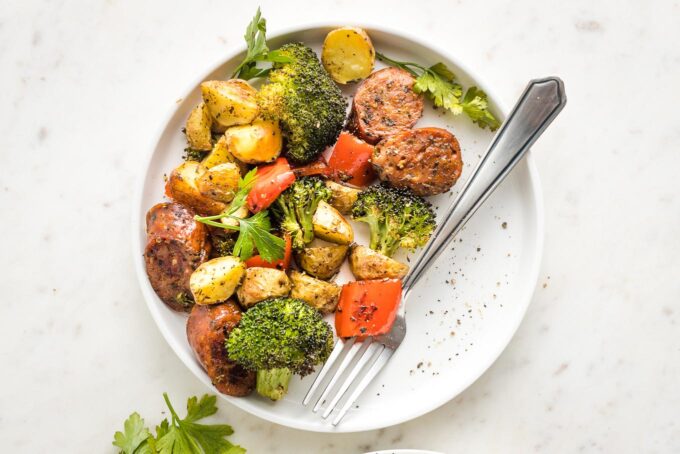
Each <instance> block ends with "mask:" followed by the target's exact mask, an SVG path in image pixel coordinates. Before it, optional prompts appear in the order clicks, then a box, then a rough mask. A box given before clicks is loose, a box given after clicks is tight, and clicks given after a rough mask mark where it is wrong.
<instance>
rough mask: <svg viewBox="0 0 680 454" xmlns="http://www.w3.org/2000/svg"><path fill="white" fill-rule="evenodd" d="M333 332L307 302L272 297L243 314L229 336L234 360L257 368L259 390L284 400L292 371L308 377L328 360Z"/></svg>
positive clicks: (331, 347) (229, 351) (228, 349)
mask: <svg viewBox="0 0 680 454" xmlns="http://www.w3.org/2000/svg"><path fill="white" fill-rule="evenodd" d="M332 349H333V332H332V331H331V327H330V325H329V324H328V323H326V322H325V321H324V319H323V318H322V317H321V314H320V313H319V312H317V311H316V310H315V309H314V308H312V307H311V306H309V305H308V304H307V303H305V302H304V301H302V300H299V299H295V298H287V297H284V298H272V299H269V300H266V301H263V302H261V303H258V304H256V305H255V306H253V307H252V308H250V309H249V310H248V311H247V312H245V313H244V314H243V318H241V322H240V323H239V325H238V326H237V327H236V328H234V330H233V331H232V332H231V334H230V335H229V338H228V340H227V352H228V354H229V358H230V359H232V360H233V361H236V362H238V363H239V364H241V365H243V366H244V367H245V368H247V369H250V370H256V371H257V385H256V389H257V392H258V393H259V394H261V395H262V396H265V397H269V398H270V399H272V400H279V399H280V398H281V397H283V396H284V395H285V394H286V392H287V391H288V383H289V381H290V378H291V376H292V375H293V374H299V375H306V374H309V373H310V372H312V371H313V370H314V366H316V365H317V364H321V363H323V362H324V361H326V359H327V358H328V355H330V352H331V350H332Z"/></svg>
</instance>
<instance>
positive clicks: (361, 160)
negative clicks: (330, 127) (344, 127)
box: [328, 132, 376, 186]
mask: <svg viewBox="0 0 680 454" xmlns="http://www.w3.org/2000/svg"><path fill="white" fill-rule="evenodd" d="M373 149H374V147H373V145H371V144H369V143H366V142H364V141H363V140H361V139H358V138H356V137H354V136H353V135H352V134H350V133H348V132H341V133H340V137H338V141H337V142H336V143H335V147H334V148H333V153H332V154H331V157H330V159H329V160H328V166H329V167H330V168H331V171H332V174H333V175H334V177H335V178H336V179H339V180H340V181H343V182H345V183H349V184H353V185H355V186H368V184H370V183H371V182H372V181H373V180H375V177H376V175H375V170H373V165H372V164H371V157H372V156H373Z"/></svg>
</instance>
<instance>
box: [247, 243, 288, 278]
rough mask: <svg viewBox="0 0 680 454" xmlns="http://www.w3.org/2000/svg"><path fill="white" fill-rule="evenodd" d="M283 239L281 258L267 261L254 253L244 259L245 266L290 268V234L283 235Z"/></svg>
mask: <svg viewBox="0 0 680 454" xmlns="http://www.w3.org/2000/svg"><path fill="white" fill-rule="evenodd" d="M284 240H285V241H286V249H285V251H284V253H283V258H282V259H279V260H276V261H274V262H267V261H266V260H265V259H263V258H262V257H261V256H259V255H254V256H252V257H250V258H249V259H248V260H246V267H248V268H255V267H261V268H276V269H277V270H287V269H288V268H290V257H291V255H292V254H293V241H292V240H291V239H290V235H285V236H284Z"/></svg>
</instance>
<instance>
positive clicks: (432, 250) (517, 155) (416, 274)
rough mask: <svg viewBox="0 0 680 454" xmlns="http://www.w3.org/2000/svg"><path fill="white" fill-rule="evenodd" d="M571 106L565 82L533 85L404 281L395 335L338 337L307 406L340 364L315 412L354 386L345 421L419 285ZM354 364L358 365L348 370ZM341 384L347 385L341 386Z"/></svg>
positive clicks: (400, 328)
mask: <svg viewBox="0 0 680 454" xmlns="http://www.w3.org/2000/svg"><path fill="white" fill-rule="evenodd" d="M566 102H567V98H566V94H565V91H564V83H563V82H562V80H561V79H559V78H557V77H547V78H544V79H535V80H532V81H530V82H529V84H528V85H527V87H526V89H525V90H524V92H523V93H522V95H521V96H520V98H519V100H518V101H517V103H516V104H515V106H514V107H513V109H512V111H511V112H510V115H508V118H507V119H506V120H505V123H504V124H503V125H502V126H501V128H500V129H499V131H498V133H496V135H495V136H494V138H493V140H492V141H491V145H489V148H488V150H487V151H486V153H485V154H484V156H483V157H482V159H481V160H480V162H479V164H478V165H477V167H476V168H475V170H474V172H473V173H472V176H471V177H470V178H469V179H468V180H467V181H466V183H465V185H464V186H463V188H462V190H461V192H460V194H459V195H458V197H457V198H456V199H455V201H454V202H453V203H452V204H451V206H450V207H449V208H448V209H447V211H446V213H445V214H444V216H443V219H442V222H441V223H440V224H439V226H438V227H437V229H436V230H435V231H434V233H433V234H432V238H431V239H430V241H429V242H428V243H427V245H425V247H424V249H423V251H422V253H421V254H420V255H419V256H418V258H417V259H416V261H415V262H414V264H413V265H412V267H411V270H410V271H409V273H408V274H407V275H406V277H405V278H404V279H403V281H402V303H401V305H400V307H399V310H398V313H397V317H396V320H395V322H394V324H393V325H392V328H391V329H390V331H389V332H388V333H386V334H383V335H381V336H376V337H369V338H367V339H364V340H363V341H358V340H357V338H355V337H352V338H348V339H344V340H343V339H338V340H337V341H336V343H335V346H334V348H333V351H332V352H331V354H330V356H329V358H328V360H327V361H326V363H325V364H324V366H323V368H322V369H321V371H320V372H319V374H318V375H317V377H316V379H315V380H314V383H313V384H312V386H311V387H310V389H309V391H308V392H307V395H306V396H305V398H304V399H303V401H302V404H303V405H305V406H306V405H308V404H309V403H310V402H311V400H312V398H313V397H314V394H315V393H316V391H317V389H319V388H320V386H321V384H322V382H323V381H324V378H325V377H326V376H327V375H328V374H329V372H330V371H331V369H332V368H333V366H334V364H335V363H337V362H338V361H339V362H340V364H339V366H338V367H337V369H336V370H335V373H334V375H333V376H331V378H330V380H329V381H328V383H327V384H326V386H325V388H323V391H322V393H321V396H320V397H319V398H318V399H317V401H316V404H315V405H314V408H313V411H314V412H315V413H316V412H318V411H319V410H320V409H321V408H322V407H323V405H324V403H326V402H328V401H330V402H329V404H328V405H327V406H326V407H325V409H324V411H323V413H322V417H323V418H324V419H327V418H328V417H329V416H330V415H331V413H332V412H333V411H334V410H336V406H337V405H338V403H339V402H340V400H341V399H342V398H343V396H344V395H345V394H346V393H347V391H348V390H349V389H350V388H351V387H352V385H355V386H354V389H353V390H352V392H351V393H350V395H349V397H348V398H347V399H345V401H344V403H343V405H342V406H341V407H340V408H339V409H337V410H338V411H337V414H336V415H335V417H334V418H333V420H332V424H333V425H334V426H337V425H338V424H339V423H340V421H341V420H342V419H343V418H344V416H345V415H346V414H347V411H348V410H349V409H350V408H351V406H352V405H353V404H354V402H355V401H356V400H357V398H358V397H359V396H360V395H361V393H362V392H363V391H364V389H366V387H367V386H368V385H369V384H370V383H371V382H372V381H373V379H374V378H375V377H376V375H378V373H379V372H380V371H381V370H382V368H383V367H385V365H386V364H387V363H388V362H389V360H390V358H391V357H392V355H393V354H394V353H395V352H396V351H397V349H398V348H399V345H401V343H402V342H403V340H404V338H405V337H406V318H405V306H406V304H405V303H406V300H407V299H408V296H409V294H410V293H411V291H412V289H413V287H414V285H415V284H416V283H417V282H418V281H419V280H420V278H421V277H422V276H423V275H424V274H425V273H426V272H427V270H428V269H429V268H430V267H431V266H432V264H433V263H434V262H435V261H436V259H437V257H439V255H441V253H442V252H443V251H444V249H445V248H446V246H447V245H448V244H449V242H450V241H451V240H452V239H453V237H454V236H455V235H456V234H457V233H458V232H459V231H460V229H461V228H462V227H463V226H464V225H465V223H466V222H467V221H468V219H470V217H472V215H473V214H474V213H475V212H476V211H477V209H478V208H479V207H480V206H481V205H482V203H484V201H485V200H486V199H487V198H488V197H489V195H490V194H491V193H492V192H493V191H494V190H495V189H496V188H497V187H498V185H499V184H500V183H501V181H503V179H504V178H505V177H506V176H507V175H508V173H510V171H511V170H512V169H513V167H515V165H516V164H517V163H518V162H519V161H520V160H521V159H522V157H523V156H524V155H525V153H526V152H527V151H528V150H529V147H531V145H532V144H533V143H534V142H535V141H536V139H538V137H539V136H540V135H541V134H542V133H543V131H545V129H546V128H547V127H548V125H550V123H552V121H553V120H554V119H555V117H556V116H557V115H558V114H559V113H560V111H562V109H563V108H564V106H565V104H566ZM351 365H353V367H351V369H349V368H350V366H351ZM346 371H347V372H346ZM345 372H346V373H345ZM343 378H344V380H342V379H343ZM341 380H342V383H341V384H340V385H339V387H338V386H337V385H338V383H340V381H341ZM336 387H337V390H336V389H335V388H336ZM333 391H335V392H334V393H333Z"/></svg>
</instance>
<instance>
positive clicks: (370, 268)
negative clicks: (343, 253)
mask: <svg viewBox="0 0 680 454" xmlns="http://www.w3.org/2000/svg"><path fill="white" fill-rule="evenodd" d="M349 267H350V269H351V270H352V274H354V277H356V278H357V279H358V280H366V279H385V278H389V279H401V278H403V277H404V276H406V273H408V265H405V264H403V263H401V262H398V261H396V260H394V259H392V258H390V257H387V256H385V255H382V254H381V253H379V252H376V251H374V250H373V249H371V248H369V247H367V246H359V245H352V246H351V248H350V252H349Z"/></svg>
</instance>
